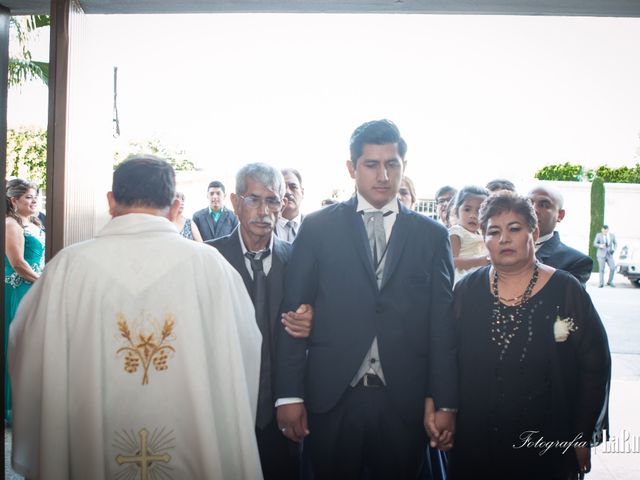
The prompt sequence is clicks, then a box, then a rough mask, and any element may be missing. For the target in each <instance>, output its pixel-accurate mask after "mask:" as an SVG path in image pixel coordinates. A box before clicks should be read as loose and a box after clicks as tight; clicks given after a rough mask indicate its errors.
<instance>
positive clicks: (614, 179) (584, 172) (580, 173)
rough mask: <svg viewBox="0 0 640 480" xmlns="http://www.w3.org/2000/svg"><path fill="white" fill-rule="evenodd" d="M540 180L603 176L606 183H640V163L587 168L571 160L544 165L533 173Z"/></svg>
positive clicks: (582, 179) (571, 179)
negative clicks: (625, 165)
mask: <svg viewBox="0 0 640 480" xmlns="http://www.w3.org/2000/svg"><path fill="white" fill-rule="evenodd" d="M533 176H534V177H535V178H537V179H538V180H564V181H568V182H584V181H587V182H590V181H592V180H593V179H594V178H596V177H598V178H601V179H602V181H603V182H605V183H640V163H636V165H635V166H633V167H620V168H611V167H609V166H607V165H601V166H599V167H598V168H596V169H585V168H584V167H583V166H582V165H578V164H572V163H569V162H566V163H561V164H557V165H547V166H545V167H542V168H541V169H540V170H538V171H537V172H536V173H534V175H533Z"/></svg>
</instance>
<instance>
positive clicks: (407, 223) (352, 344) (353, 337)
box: [276, 120, 457, 480]
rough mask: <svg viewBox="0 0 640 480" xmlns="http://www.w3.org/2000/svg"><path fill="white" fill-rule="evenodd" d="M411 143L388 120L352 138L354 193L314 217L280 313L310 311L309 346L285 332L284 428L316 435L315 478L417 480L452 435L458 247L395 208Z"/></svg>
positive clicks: (279, 378) (301, 239) (299, 245)
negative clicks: (430, 453) (428, 445)
mask: <svg viewBox="0 0 640 480" xmlns="http://www.w3.org/2000/svg"><path fill="white" fill-rule="evenodd" d="M405 151H406V143H405V142H404V140H403V139H402V138H401V136H400V133H399V131H398V129H397V127H396V126H395V125H394V124H393V123H392V122H390V121H388V120H379V121H372V122H367V123H365V124H363V125H361V126H360V127H358V128H357V129H356V130H355V132H354V133H353V135H352V137H351V160H349V161H347V168H348V170H349V173H350V175H351V177H352V178H354V179H355V182H356V187H357V194H356V195H354V196H353V197H352V198H351V199H350V200H348V201H347V202H344V203H339V204H336V205H330V206H328V207H325V208H324V209H322V210H320V211H318V212H315V213H313V214H311V215H309V216H307V217H306V219H305V221H304V223H303V224H302V228H301V229H300V232H299V233H298V237H297V238H296V241H295V242H294V244H293V252H292V256H291V260H290V262H289V268H288V271H287V279H286V283H285V285H286V289H285V290H286V291H285V299H284V303H283V308H284V310H295V309H296V308H297V307H298V306H299V305H300V304H306V303H308V304H311V305H312V306H313V307H314V310H315V318H314V325H313V329H312V332H311V336H310V337H309V338H308V339H296V338H292V337H291V336H290V335H287V334H286V333H285V332H284V331H282V330H281V331H280V334H279V337H278V345H277V352H278V353H277V358H276V363H277V374H276V382H277V383H276V395H277V398H278V401H277V403H276V405H277V406H278V425H279V427H280V430H281V431H282V432H283V433H284V435H286V436H287V437H288V438H290V439H292V440H296V441H300V440H301V439H302V438H304V437H305V436H307V435H308V437H307V440H305V446H307V445H308V448H309V452H310V455H311V463H312V467H313V470H314V475H315V478H316V480H324V479H331V480H334V479H354V480H359V479H360V478H361V475H362V474H363V472H367V474H368V476H369V478H371V479H374V480H375V479H390V478H393V479H405V478H406V479H410V478H411V479H413V478H416V476H417V475H418V471H419V468H420V464H421V462H422V460H423V457H424V451H425V449H424V441H425V439H426V435H425V427H427V430H428V433H429V436H430V437H431V440H432V444H433V445H438V446H440V447H442V448H449V447H450V446H451V445H452V441H453V432H454V430H455V409H456V406H457V364H456V349H455V343H454V332H453V324H452V308H451V301H452V279H453V267H452V259H451V249H450V245H449V241H448V237H447V231H446V230H445V228H444V227H442V226H441V225H439V224H438V223H436V222H434V221H433V220H431V219H429V218H427V217H426V216H423V215H420V214H418V213H415V212H413V211H410V210H408V209H407V208H405V207H404V206H403V205H401V204H400V203H399V202H398V200H397V194H398V189H399V187H400V182H401V180H402V175H403V172H404V167H405V162H404V154H405Z"/></svg>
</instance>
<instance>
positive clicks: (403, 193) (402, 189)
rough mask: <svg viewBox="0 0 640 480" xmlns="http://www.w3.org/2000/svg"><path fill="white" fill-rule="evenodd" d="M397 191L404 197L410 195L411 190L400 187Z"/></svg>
mask: <svg viewBox="0 0 640 480" xmlns="http://www.w3.org/2000/svg"><path fill="white" fill-rule="evenodd" d="M398 193H399V194H400V195H402V196H403V197H405V196H407V195H411V192H409V190H407V189H406V188H401V189H400V190H398Z"/></svg>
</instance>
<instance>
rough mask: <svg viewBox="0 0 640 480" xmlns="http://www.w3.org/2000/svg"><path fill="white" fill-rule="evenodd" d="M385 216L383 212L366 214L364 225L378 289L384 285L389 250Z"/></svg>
mask: <svg viewBox="0 0 640 480" xmlns="http://www.w3.org/2000/svg"><path fill="white" fill-rule="evenodd" d="M383 217H384V215H383V214H382V212H380V211H377V212H364V225H365V228H366V230H367V237H368V239H369V246H370V247H371V254H372V256H373V269H374V270H375V272H376V280H377V282H378V287H380V285H382V274H383V272H384V257H385V253H386V250H387V236H386V234H385V231H384V218H383Z"/></svg>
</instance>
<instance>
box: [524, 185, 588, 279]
mask: <svg viewBox="0 0 640 480" xmlns="http://www.w3.org/2000/svg"><path fill="white" fill-rule="evenodd" d="M528 197H529V201H530V202H531V203H532V204H533V208H534V209H535V211H536V216H537V217H538V228H539V229H540V236H539V237H538V240H537V241H536V257H537V258H538V260H540V261H541V262H542V263H544V264H545V265H549V266H550V267H554V268H559V269H560V270H564V271H566V272H569V273H570V274H572V275H573V276H574V277H576V278H577V279H578V280H579V281H580V283H581V284H582V286H585V285H586V283H587V281H588V280H589V277H590V276H591V270H592V269H593V260H591V257H589V256H588V255H585V254H584V253H582V252H579V251H578V250H576V249H575V248H571V247H569V246H568V245H565V244H564V243H562V242H561V241H560V234H559V233H558V232H556V231H555V229H556V225H557V224H558V223H560V222H561V221H562V220H563V219H564V216H565V213H566V212H565V210H564V199H563V198H562V195H561V194H560V192H558V191H556V190H553V189H552V188H549V187H547V186H544V185H539V186H537V187H536V188H534V189H533V190H531V191H530V192H529V195H528Z"/></svg>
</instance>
